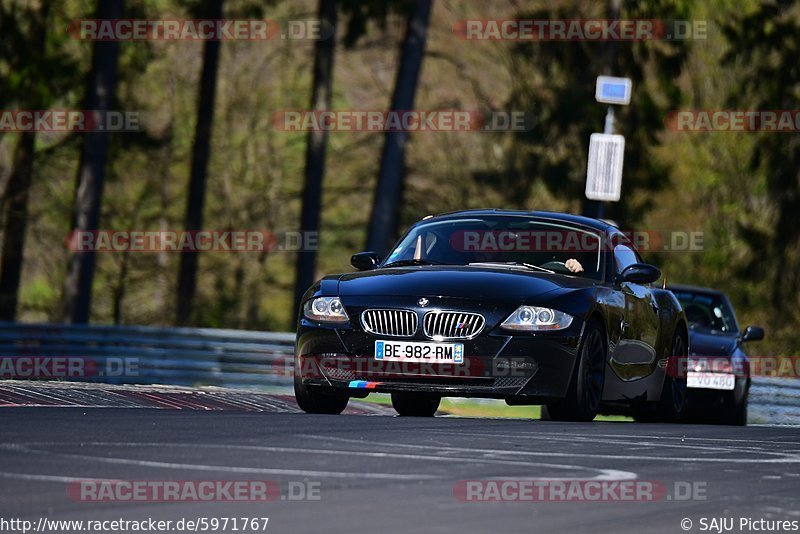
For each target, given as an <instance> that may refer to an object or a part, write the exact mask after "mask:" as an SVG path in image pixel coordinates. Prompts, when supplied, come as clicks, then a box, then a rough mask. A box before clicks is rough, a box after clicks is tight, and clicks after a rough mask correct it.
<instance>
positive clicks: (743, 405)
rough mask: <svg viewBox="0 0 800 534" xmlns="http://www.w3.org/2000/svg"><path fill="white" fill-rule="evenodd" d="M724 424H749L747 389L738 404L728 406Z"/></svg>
mask: <svg viewBox="0 0 800 534" xmlns="http://www.w3.org/2000/svg"><path fill="white" fill-rule="evenodd" d="M722 424H724V425H732V426H746V425H747V392H746V391H745V394H744V398H743V399H742V401H741V402H740V403H738V404H733V405H732V406H731V407H729V408H727V410H726V411H725V414H724V415H723V419H722Z"/></svg>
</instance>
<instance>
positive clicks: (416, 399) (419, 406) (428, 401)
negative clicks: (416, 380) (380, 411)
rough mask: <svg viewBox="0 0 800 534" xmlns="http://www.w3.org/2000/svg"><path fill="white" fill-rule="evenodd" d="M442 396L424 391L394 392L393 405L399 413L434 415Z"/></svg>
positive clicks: (406, 414) (418, 415)
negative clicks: (427, 393)
mask: <svg viewBox="0 0 800 534" xmlns="http://www.w3.org/2000/svg"><path fill="white" fill-rule="evenodd" d="M440 401H441V398H440V397H437V396H436V395H426V394H424V393H405V392H402V393H392V407H393V408H394V409H395V410H396V411H397V413H398V414H399V415H402V416H410V417H433V414H435V413H436V410H438V409H439V402H440Z"/></svg>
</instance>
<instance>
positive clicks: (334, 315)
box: [303, 297, 350, 323]
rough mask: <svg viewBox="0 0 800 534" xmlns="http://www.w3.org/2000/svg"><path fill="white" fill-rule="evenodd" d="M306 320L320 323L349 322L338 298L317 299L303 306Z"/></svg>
mask: <svg viewBox="0 0 800 534" xmlns="http://www.w3.org/2000/svg"><path fill="white" fill-rule="evenodd" d="M303 315H304V316H305V317H306V319H311V320H312V321H318V322H320V323H346V322H347V321H349V320H350V318H349V317H348V316H347V312H346V311H345V310H344V306H343V305H342V301H341V300H339V297H317V298H314V299H311V300H308V301H306V303H305V305H304V306H303Z"/></svg>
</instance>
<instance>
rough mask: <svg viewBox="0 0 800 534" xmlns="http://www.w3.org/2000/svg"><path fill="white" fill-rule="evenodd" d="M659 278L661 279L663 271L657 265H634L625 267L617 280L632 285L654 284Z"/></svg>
mask: <svg viewBox="0 0 800 534" xmlns="http://www.w3.org/2000/svg"><path fill="white" fill-rule="evenodd" d="M659 278H661V271H660V270H659V269H658V267H656V266H655V265H650V264H648V263H634V264H633V265H628V266H627V267H625V269H623V271H622V273H620V275H619V277H618V278H617V279H618V280H619V281H620V282H630V283H632V284H652V283H653V282H655V281H656V280H658V279H659Z"/></svg>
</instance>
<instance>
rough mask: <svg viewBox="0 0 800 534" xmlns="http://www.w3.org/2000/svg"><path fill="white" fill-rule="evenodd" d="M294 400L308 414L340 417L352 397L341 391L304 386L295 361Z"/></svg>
mask: <svg viewBox="0 0 800 534" xmlns="http://www.w3.org/2000/svg"><path fill="white" fill-rule="evenodd" d="M294 370H295V373H294V398H295V400H297V405H298V406H300V409H301V410H303V411H304V412H306V413H318V414H326V415H339V414H340V413H342V412H343V411H344V409H345V408H347V402H348V401H349V400H350V397H349V396H348V395H347V394H346V393H343V392H341V391H339V390H336V389H333V388H324V387H319V386H307V385H305V384H303V380H302V378H301V377H300V376H299V372H298V369H297V362H296V361H295V368H294Z"/></svg>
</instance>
